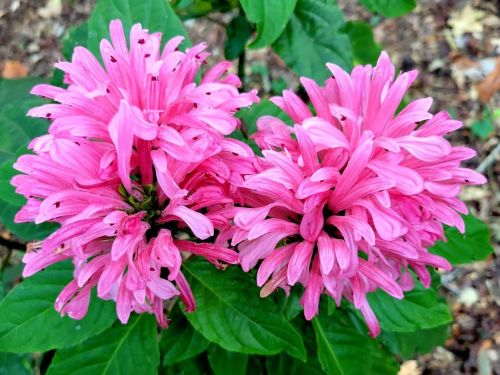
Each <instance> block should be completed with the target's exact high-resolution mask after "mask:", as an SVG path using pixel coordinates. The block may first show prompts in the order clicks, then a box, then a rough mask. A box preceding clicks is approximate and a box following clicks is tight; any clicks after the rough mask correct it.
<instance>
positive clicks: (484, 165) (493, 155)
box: [476, 143, 500, 173]
mask: <svg viewBox="0 0 500 375" xmlns="http://www.w3.org/2000/svg"><path fill="white" fill-rule="evenodd" d="M499 155H500V143H499V144H497V146H496V147H495V148H494V149H493V151H491V152H490V154H489V155H488V156H487V157H486V159H484V160H483V161H482V162H481V164H479V166H478V167H477V168H476V171H477V172H479V173H484V172H485V171H486V170H487V169H488V168H489V167H490V165H492V164H493V163H494V162H495V161H496V160H497V158H498V156H499Z"/></svg>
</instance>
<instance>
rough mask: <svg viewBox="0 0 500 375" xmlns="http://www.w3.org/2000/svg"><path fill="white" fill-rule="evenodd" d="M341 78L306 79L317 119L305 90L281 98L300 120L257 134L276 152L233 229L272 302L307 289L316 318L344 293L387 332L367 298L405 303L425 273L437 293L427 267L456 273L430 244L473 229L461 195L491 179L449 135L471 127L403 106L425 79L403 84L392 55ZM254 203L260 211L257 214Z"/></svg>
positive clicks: (265, 121) (268, 124)
mask: <svg viewBox="0 0 500 375" xmlns="http://www.w3.org/2000/svg"><path fill="white" fill-rule="evenodd" d="M327 66H328V68H329V69H330V70H331V72H332V74H333V76H332V77H331V78H330V79H328V80H327V81H326V82H325V85H324V87H320V86H318V85H317V84H316V83H315V82H314V81H312V80H311V79H308V78H302V79H301V82H302V84H303V86H304V88H305V90H306V92H307V94H308V95H309V98H310V100H311V102H312V105H313V107H314V111H315V114H313V113H312V112H311V110H310V108H309V107H308V106H307V105H306V104H305V103H304V102H303V101H302V100H301V99H300V98H299V97H298V96H297V95H295V94H294V93H293V92H291V91H284V92H283V97H275V98H273V99H272V101H273V102H274V103H275V104H276V105H277V106H279V107H280V108H281V109H282V110H283V111H284V112H286V114H287V115H288V116H289V117H290V118H291V119H292V121H293V122H294V124H295V125H294V126H293V127H290V126H287V125H285V123H283V122H282V121H281V120H280V119H278V118H274V117H269V116H264V117H261V118H260V119H259V120H258V123H257V126H258V131H257V133H256V134H255V136H254V138H255V140H256V141H257V143H258V145H259V146H260V148H261V149H262V150H263V151H262V153H263V155H264V157H263V159H262V160H261V167H260V172H259V173H257V174H255V175H251V176H248V177H247V178H246V180H245V183H244V185H243V187H244V188H246V204H247V206H248V207H241V208H235V209H234V210H235V216H234V227H233V228H232V229H231V230H230V231H228V232H227V233H226V235H225V236H226V237H229V238H232V244H233V245H238V249H239V253H240V262H241V265H242V267H243V269H244V270H245V271H248V270H249V269H251V268H253V267H255V266H256V265H257V263H258V262H259V260H261V259H263V262H262V263H261V264H260V266H259V269H258V273H257V283H258V285H259V286H262V287H263V288H262V291H261V295H262V296H267V295H268V294H270V293H271V292H273V291H274V290H275V289H276V288H277V287H281V288H284V289H285V290H286V291H287V290H288V289H289V288H290V287H291V286H293V285H295V284H296V283H300V284H302V285H304V287H305V292H304V295H303V297H302V304H303V305H304V313H305V317H306V318H307V319H311V318H312V317H314V316H315V315H316V314H317V312H318V304H319V300H320V296H321V294H327V295H329V296H331V297H332V298H334V299H335V301H336V303H337V305H338V304H340V302H341V299H342V298H343V297H344V298H346V299H348V300H350V301H351V302H353V303H354V306H355V307H356V308H357V309H359V310H361V313H362V314H363V315H364V317H365V319H366V321H367V324H368V327H369V329H370V332H371V334H372V335H374V336H375V335H377V334H378V333H379V331H380V328H379V324H378V321H377V318H376V317H375V315H374V314H373V312H372V310H371V308H370V306H369V304H368V302H367V299H366V294H367V293H368V292H372V291H374V290H376V289H382V290H384V291H385V292H387V293H388V294H390V295H391V296H393V297H394V298H398V299H400V298H403V291H406V290H410V289H412V288H413V278H412V276H411V273H410V271H411V270H412V271H414V272H415V273H416V275H418V277H419V278H420V280H421V281H422V283H423V284H424V285H425V286H426V287H428V286H429V284H430V281H431V280H430V275H429V272H428V270H427V268H426V267H427V266H432V267H438V268H443V269H446V270H449V269H450V267H451V266H450V264H449V263H448V262H447V261H446V260H445V259H443V258H441V257H439V256H436V255H433V254H430V253H429V252H428V251H427V248H428V247H430V246H432V245H433V244H434V242H435V241H436V240H439V239H443V240H444V239H445V238H444V234H443V224H446V225H450V226H455V227H457V228H458V229H459V230H460V231H462V232H463V230H464V223H463V221H462V218H461V217H460V215H459V214H458V213H464V214H465V213H467V208H466V206H465V204H464V203H462V202H461V201H460V200H459V199H458V198H457V195H458V193H459V191H460V188H461V187H462V186H463V185H467V184H483V183H484V182H485V181H486V180H485V178H484V177H483V176H482V175H480V174H478V173H476V172H474V171H472V170H470V169H466V168H462V167H460V162H461V161H462V160H466V159H469V158H471V157H473V156H474V151H472V150H470V149H468V148H465V147H452V146H451V145H450V143H449V142H448V141H447V140H446V139H445V138H444V137H443V135H445V134H447V133H449V132H451V131H453V130H455V129H457V128H459V127H460V126H461V123H460V122H459V121H455V120H453V119H451V118H450V116H449V115H448V114H447V113H445V112H440V113H438V114H436V115H432V114H431V113H429V108H430V106H431V103H432V99H431V98H425V99H419V100H415V101H413V102H411V103H410V104H408V105H407V106H406V107H405V108H404V109H403V110H402V111H401V112H399V113H397V114H396V110H397V108H398V106H399V105H400V103H401V100H402V98H403V96H404V95H405V93H406V91H407V89H408V87H409V86H410V84H411V83H412V82H413V81H414V80H415V78H416V76H417V73H416V72H414V71H413V72H408V73H404V74H401V75H399V76H398V77H396V78H394V66H393V65H392V63H391V62H390V60H389V58H388V56H387V55H386V54H385V53H382V55H381V56H380V59H379V61H378V63H377V66H376V67H374V68H373V67H371V66H358V67H356V68H354V70H353V71H352V73H351V75H348V74H347V73H346V72H344V71H343V70H341V69H340V68H339V67H337V66H336V65H333V64H327ZM249 207H252V208H249Z"/></svg>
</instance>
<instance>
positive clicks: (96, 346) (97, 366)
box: [47, 314, 160, 375]
mask: <svg viewBox="0 0 500 375" xmlns="http://www.w3.org/2000/svg"><path fill="white" fill-rule="evenodd" d="M159 364H160V351H159V349H158V334H157V332H156V320H155V318H154V316H153V315H150V314H142V315H134V316H132V317H131V318H130V320H129V322H128V323H127V325H122V324H120V323H119V322H117V323H116V324H115V325H114V326H113V327H112V328H110V329H108V330H107V331H105V332H103V333H102V334H100V335H99V336H95V337H92V338H90V339H89V340H87V341H85V342H83V343H81V344H79V345H77V346H74V347H72V348H67V349H62V350H59V351H57V352H56V355H55V357H54V359H53V360H52V364H51V365H50V367H49V371H48V373H47V374H48V375H66V374H72V375H87V374H88V375H93V374H102V375H108V374H109V375H111V374H116V375H127V374H130V375H137V374H141V375H147V374H151V375H156V374H157V371H158V370H157V369H158V366H159Z"/></svg>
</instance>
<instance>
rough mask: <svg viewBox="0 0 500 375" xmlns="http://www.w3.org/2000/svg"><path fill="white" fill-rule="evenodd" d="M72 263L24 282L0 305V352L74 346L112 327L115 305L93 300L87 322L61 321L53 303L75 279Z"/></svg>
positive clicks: (53, 268)
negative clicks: (73, 277) (73, 278)
mask: <svg viewBox="0 0 500 375" xmlns="http://www.w3.org/2000/svg"><path fill="white" fill-rule="evenodd" d="M72 268H73V267H72V265H71V263H69V262H63V263H58V264H55V265H53V266H51V267H49V268H48V269H46V270H44V271H41V272H39V273H37V274H36V275H34V276H32V277H30V278H28V279H26V280H24V281H23V282H22V283H20V284H18V285H17V286H16V287H15V288H14V289H12V290H11V291H10V292H9V294H8V295H7V296H6V297H5V298H4V299H3V300H2V302H1V303H0V351H7V352H35V351H45V350H49V349H54V348H64V347H67V346H71V345H75V344H77V343H80V342H82V341H83V340H86V339H87V338H89V337H91V336H94V335H97V334H99V333H100V332H102V331H104V330H105V329H107V328H108V327H110V326H111V325H112V324H113V322H114V321H115V319H116V315H115V312H114V307H113V304H112V303H110V302H104V301H102V300H97V299H93V300H92V301H91V304H90V308H89V311H88V313H87V315H86V316H85V318H84V319H82V320H73V319H70V318H68V317H64V318H62V317H61V316H60V315H59V314H58V313H57V312H56V311H55V310H54V301H55V299H56V297H57V295H58V294H59V292H60V291H61V290H62V288H63V287H64V286H65V285H66V284H67V283H68V282H69V281H70V280H71V279H72V275H73V272H72Z"/></svg>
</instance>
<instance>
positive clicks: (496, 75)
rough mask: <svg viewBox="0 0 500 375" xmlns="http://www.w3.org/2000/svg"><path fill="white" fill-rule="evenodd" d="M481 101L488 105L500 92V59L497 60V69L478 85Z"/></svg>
mask: <svg viewBox="0 0 500 375" xmlns="http://www.w3.org/2000/svg"><path fill="white" fill-rule="evenodd" d="M476 90H477V92H478V96H479V100H480V101H481V102H483V103H487V102H488V101H489V100H490V99H491V97H492V96H493V95H494V94H495V93H496V92H497V91H498V90H500V57H499V58H497V63H496V64H495V69H493V71H492V72H491V73H490V74H488V75H487V76H486V77H484V79H483V80H482V81H481V82H479V83H478V84H477V85H476Z"/></svg>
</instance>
